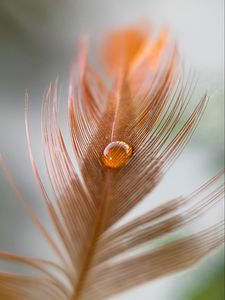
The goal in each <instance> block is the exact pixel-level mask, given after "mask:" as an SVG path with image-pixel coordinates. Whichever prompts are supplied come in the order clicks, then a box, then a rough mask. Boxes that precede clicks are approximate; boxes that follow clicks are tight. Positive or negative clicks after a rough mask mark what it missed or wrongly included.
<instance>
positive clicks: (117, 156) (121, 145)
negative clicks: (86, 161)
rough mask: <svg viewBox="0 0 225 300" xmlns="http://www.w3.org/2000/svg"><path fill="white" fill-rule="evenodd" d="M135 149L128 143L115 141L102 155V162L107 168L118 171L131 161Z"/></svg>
mask: <svg viewBox="0 0 225 300" xmlns="http://www.w3.org/2000/svg"><path fill="white" fill-rule="evenodd" d="M132 153H133V149H132V147H131V146H129V145H128V144H127V143H125V142H122V141H115V142H111V143H110V144H108V145H107V146H106V147H105V149H104V151H103V155H102V162H103V164H104V165H105V166H106V167H107V168H111V169H118V168H121V167H123V166H125V165H126V164H127V163H128V161H129V160H130V158H131V156H132Z"/></svg>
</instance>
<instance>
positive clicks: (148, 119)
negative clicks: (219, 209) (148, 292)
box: [0, 26, 224, 300]
mask: <svg viewBox="0 0 225 300" xmlns="http://www.w3.org/2000/svg"><path fill="white" fill-rule="evenodd" d="M102 57H103V66H104V68H105V77H106V76H107V77H108V78H109V80H110V84H106V80H105V78H102V77H101V76H100V75H99V74H98V73H97V72H96V71H95V70H94V68H93V67H92V66H91V63H90V62H89V59H88V42H87V40H84V39H83V40H82V41H81V43H80V47H79V51H78V59H77V62H76V63H75V65H74V66H73V68H72V72H71V80H70V85H69V96H68V119H69V124H70V136H71V143H72V146H73V150H74V155H75V161H76V162H77V165H76V164H74V159H73V158H72V157H71V156H70V155H69V153H68V150H67V147H66V143H65V141H64V137H63V134H62V132H61V129H60V125H59V109H58V82H57V81H56V82H55V83H54V84H51V85H50V86H49V88H48V90H47V91H46V93H45V96H44V101H43V107H42V123H41V128H42V137H43V147H44V155H45V163H46V168H47V172H48V175H49V179H50V182H51V186H52V189H53V192H54V197H55V199H54V200H55V201H53V200H51V199H49V196H48V194H47V192H46V189H45V186H44V184H43V182H42V180H41V177H40V175H39V172H38V168H37V166H36V163H35V159H34V157H33V152H32V145H31V139H30V135H29V126H28V95H26V107H25V108H26V109H25V124H26V134H27V141H28V149H29V155H30V160H31V164H32V168H33V171H34V175H35V178H36V181H37V184H38V185H39V187H40V190H41V192H42V196H43V197H42V198H43V202H44V204H45V207H46V209H47V211H48V214H49V218H50V219H51V221H52V223H53V225H54V227H55V231H56V232H57V234H58V236H59V238H60V240H61V242H62V245H63V248H64V249H63V251H62V250H61V249H60V248H59V247H58V246H57V244H56V243H55V241H54V240H53V239H52V237H51V236H50V234H49V233H48V230H47V229H46V228H45V227H44V226H43V225H42V223H41V221H40V220H39V219H38V217H37V216H36V215H35V213H34V212H33V211H32V209H31V208H30V206H29V204H28V201H27V200H26V199H25V197H24V195H22V193H21V192H20V191H19V189H18V188H17V186H16V184H15V182H14V180H13V179H12V177H11V175H10V173H9V171H8V168H7V166H6V164H5V162H4V160H3V158H1V160H0V161H1V165H2V167H3V170H4V171H5V174H6V176H7V178H8V180H9V182H10V184H11V186H12V187H13V188H14V190H15V191H16V193H17V195H18V197H19V199H20V200H21V202H22V204H23V205H24V206H25V209H26V210H27V211H28V214H29V215H30V216H31V218H32V220H33V222H34V223H35V224H36V226H37V227H38V229H39V231H40V233H41V234H42V235H43V237H45V239H46V240H47V242H48V243H49V244H50V246H51V247H52V250H53V251H54V253H55V254H56V255H57V257H58V259H59V263H53V262H50V261H45V260H41V259H37V258H29V257H23V256H18V255H16V254H13V253H4V252H0V259H1V260H9V261H11V262H13V263H17V264H23V265H25V266H26V267H28V268H32V269H34V270H35V275H33V274H32V275H30V276H28V275H23V274H10V273H3V272H2V273H0V298H1V299H2V300H9V299H13V300H15V299H16V300H25V299H28V298H29V299H31V300H36V299H40V298H41V299H43V300H58V299H60V300H62V299H65V300H90V299H94V300H101V299H107V298H108V297H111V296H112V295H115V294H117V293H120V292H123V291H124V290H126V289H129V288H131V287H133V286H136V285H139V284H142V283H144V282H146V281H150V280H154V279H156V278H158V277H161V276H165V275H167V274H170V273H173V272H178V271H180V270H183V269H184V268H187V267H190V266H191V265H193V264H195V263H196V262H197V261H199V260H200V259H201V258H202V257H203V256H205V255H206V254H208V253H209V252H210V251H212V250H213V249H215V248H217V247H218V246H219V245H221V244H222V242H223V224H222V223H218V224H215V225H212V226H211V227H209V228H207V229H204V230H202V231H201V232H198V233H194V234H192V235H190V236H186V237H183V238H182V239H180V240H178V241H175V242H169V243H167V244H166V245H163V246H162V245H161V246H159V245H158V246H154V243H153V246H152V247H151V248H150V247H149V245H151V243H152V242H154V241H155V240H158V239H161V238H164V237H165V236H166V235H168V234H172V233H174V232H176V231H177V230H179V229H182V228H183V227H184V226H185V225H188V224H190V223H191V222H193V221H194V220H195V219H197V218H199V217H201V216H202V215H203V214H204V212H205V211H207V210H210V208H211V207H212V206H214V205H215V204H216V203H218V201H220V200H221V199H222V197H223V194H224V186H223V185H221V184H219V179H220V177H221V176H222V175H223V171H221V172H219V173H218V174H217V175H216V176H215V177H213V178H212V179H210V180H209V181H208V182H206V183H205V184H203V185H202V186H201V187H200V188H199V189H197V190H196V191H195V192H193V193H191V194H190V195H187V196H182V197H177V198H176V199H171V200H169V201H168V202H166V203H165V204H162V205H160V206H158V207H157V208H155V209H153V210H150V211H148V212H146V213H145V214H143V215H142V216H140V217H137V218H135V219H134V220H132V221H130V222H128V223H126V224H124V225H120V226H119V227H118V226H114V225H116V224H117V222H118V221H119V220H121V218H122V217H123V216H125V215H126V214H127V213H128V212H129V211H130V210H131V209H132V208H133V207H135V206H136V205H137V204H138V203H140V201H141V200H143V199H144V197H145V196H147V195H148V194H149V193H151V192H152V190H153V189H154V188H155V187H156V186H157V185H158V183H159V182H160V180H161V178H162V177H163V175H164V174H165V172H166V171H167V170H168V168H169V167H170V166H171V164H172V163H173V162H174V161H175V159H176V158H177V157H178V156H179V155H180V153H181V151H182V150H183V148H184V147H185V145H186V144H187V142H188V141H189V139H190V138H191V136H192V134H193V132H194V130H195V129H196V126H197V125H198V123H199V121H200V119H201V117H202V114H203V112H204V110H205V108H206V105H207V101H208V96H207V95H206V94H205V95H204V96H203V97H202V98H201V99H200V101H199V103H198V104H197V105H196V107H194V108H193V110H192V111H191V112H190V113H189V116H187V117H186V119H185V115H186V111H187V107H188V105H189V102H190V100H191V96H192V94H193V90H194V87H195V79H194V76H193V75H192V74H191V73H190V74H189V75H188V77H187V78H186V76H185V75H184V71H183V68H182V65H181V63H180V62H179V55H178V50H177V45H176V43H172V42H171V41H170V39H169V31H168V28H164V29H163V30H162V31H161V32H160V34H159V36H158V37H156V38H153V36H152V35H151V34H150V32H149V31H148V30H147V28H146V27H144V26H134V27H130V28H126V29H124V30H120V31H117V32H113V33H112V34H109V35H108V36H107V37H106V39H105V41H104V45H103V51H102ZM181 120H182V122H183V125H180V123H181V122H180V121H181ZM56 273H60V274H61V276H63V277H64V280H61V279H60V278H59V277H58V276H56Z"/></svg>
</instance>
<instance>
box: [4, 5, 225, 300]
mask: <svg viewBox="0 0 225 300" xmlns="http://www.w3.org/2000/svg"><path fill="white" fill-rule="evenodd" d="M143 18H144V19H145V20H149V21H150V23H151V24H153V25H154V26H155V28H156V30H158V29H159V28H160V27H161V26H163V25H165V24H168V25H169V27H170V28H171V32H172V33H173V36H174V37H175V38H176V39H177V40H178V42H179V47H180V53H181V55H182V58H183V59H184V61H185V63H186V65H187V66H191V67H192V68H193V69H195V70H196V71H197V74H198V75H199V86H198V89H197V91H196V97H194V99H193V102H195V101H197V100H198V97H197V96H199V95H201V94H203V93H204V91H205V90H208V92H209V95H210V99H211V100H210V104H209V106H208V109H207V111H206V113H205V116H204V118H203V120H202V122H201V123H200V126H199V127H198V129H197V131H196V133H195V135H194V137H193V139H192V141H191V142H190V143H189V145H188V147H187V148H186V150H185V151H184V153H183V155H182V156H181V157H180V158H179V160H178V161H177V163H176V164H175V165H174V167H173V168H172V169H171V170H170V171H169V173H168V174H167V175H166V176H165V180H164V181H163V182H162V184H161V185H160V186H159V187H158V188H157V190H156V191H155V192H154V193H153V195H151V197H150V198H148V199H147V200H146V201H144V203H143V204H142V205H140V206H139V207H138V208H137V210H135V211H133V212H132V214H133V215H136V214H138V213H141V212H142V211H143V210H145V209H146V207H147V208H148V207H150V205H153V206H154V205H157V204H158V203H159V202H160V201H166V200H167V199H170V198H172V197H173V196H177V195H180V194H186V193H188V192H190V191H192V190H193V189H195V188H197V187H198V186H199V185H200V184H201V183H203V182H204V181H205V180H207V179H208V178H209V177H211V176H213V175H214V174H215V173H216V172H217V171H218V170H220V169H221V168H223V166H224V161H223V155H224V139H223V135H224V116H223V111H224V103H223V99H224V98H223V97H224V84H223V82H224V26H223V24H224V3H223V0H216V1H214V0H170V1H166V0H164V1H163V0H157V1H156V0H139V1H137V0H136V1H135V0H123V1H121V0H120V1H119V0H107V1H104V0H92V1H87V0H73V1H72V0H64V1H63V0H54V1H53V0H39V1H35V0H20V1H17V0H5V1H4V0H0V103H1V106H0V130H1V139H0V143H1V145H0V152H1V153H2V154H3V155H4V157H5V159H6V161H7V163H8V165H9V167H10V170H11V171H12V174H13V176H14V177H15V179H16V182H17V183H18V186H19V187H20V188H21V189H22V190H23V192H24V193H25V195H26V196H27V198H28V199H29V200H30V201H31V205H32V207H33V208H34V209H35V210H36V211H38V212H39V214H40V216H41V217H42V219H43V220H44V222H46V223H47V219H46V215H45V213H44V210H43V207H42V205H41V204H40V201H39V199H40V193H39V191H38V188H37V187H36V184H35V182H34V178H33V175H32V171H31V167H30V163H29V158H28V151H27V145H26V138H25V128H24V94H25V90H26V89H28V91H29V94H30V97H31V99H30V113H29V120H30V127H31V136H32V143H33V148H34V153H35V157H36V159H37V162H38V165H40V170H41V174H42V176H43V178H44V179H45V178H46V180H47V177H46V173H45V169H44V164H43V156H42V148H41V142H40V110H41V102H42V95H43V92H44V90H45V88H46V87H47V86H48V84H49V82H50V81H53V80H55V78H56V77H57V76H58V77H59V79H60V82H61V87H62V89H61V107H62V117H61V118H62V122H64V123H66V113H65V111H66V105H67V104H66V101H67V99H66V97H67V84H68V81H67V80H68V74H69V68H70V63H71V61H72V59H73V56H74V52H75V47H76V41H77V39H78V37H79V36H80V35H81V34H83V33H85V34H86V33H87V34H89V35H90V37H91V39H92V41H93V43H95V44H97V43H98V41H99V39H100V38H101V36H102V35H103V34H104V33H106V32H107V31H108V30H110V29H113V28H115V27H116V28H118V27H119V26H121V25H127V24H133V23H135V22H138V21H140V20H141V19H143ZM150 199H151V203H150V204H149V201H150ZM221 215H222V209H221V207H220V208H217V209H215V211H214V212H213V214H212V215H210V216H207V218H208V219H207V220H209V219H210V220H211V219H212V218H213V219H219V218H221ZM0 249H1V250H4V251H16V252H18V253H20V254H28V255H37V256H39V257H51V252H50V250H49V249H48V248H47V246H46V245H44V244H43V241H42V239H41V238H39V236H38V234H37V233H36V231H35V230H34V228H33V226H31V225H30V220H29V218H27V216H26V214H25V212H24V211H23V209H22V208H21V205H20V204H19V202H18V200H17V199H16V197H15V195H14V193H13V191H12V190H11V188H10V187H9V185H8V183H7V181H6V180H5V178H4V176H2V177H1V192H0ZM222 254H223V253H222V251H221V250H220V251H217V252H216V253H215V254H214V255H212V256H210V258H209V259H207V260H206V261H205V262H204V263H203V264H201V265H199V266H197V267H195V268H194V269H192V270H189V271H186V272H183V273H181V274H176V275H173V276H170V277H168V278H162V279H160V280H157V281H155V282H152V283H150V284H146V285H144V286H141V287H140V288H138V289H134V290H132V291H130V292H127V293H125V294H123V295H121V296H116V297H115V298H114V299H115V300H116V299H117V300H122V299H123V300H136V299H143V300H145V299H146V300H149V299H157V300H171V299H173V300H181V299H197V298H183V297H186V296H185V295H184V294H185V292H184V290H189V289H196V287H195V286H198V285H202V282H204V281H207V280H208V279H207V278H208V277H209V275H210V273H212V270H213V269H215V268H217V267H218V266H220V265H221V264H222V263H223V260H222V257H223V255H222ZM1 265H2V266H3V267H4V265H3V263H1V262H0V267H1ZM202 270H203V271H202ZM207 276H208V277H207ZM193 278H199V279H200V280H199V281H197V280H196V282H195V284H194V285H193ZM205 299H207V300H208V298H201V300H205ZM215 299H216V300H222V298H221V299H220V298H215ZM199 300H200V298H199ZM212 300H214V299H212Z"/></svg>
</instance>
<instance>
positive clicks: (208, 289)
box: [181, 261, 224, 300]
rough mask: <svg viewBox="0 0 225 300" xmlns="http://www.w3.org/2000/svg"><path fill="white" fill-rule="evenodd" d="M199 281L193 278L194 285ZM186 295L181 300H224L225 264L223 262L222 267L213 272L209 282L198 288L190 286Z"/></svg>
mask: <svg viewBox="0 0 225 300" xmlns="http://www.w3.org/2000/svg"><path fill="white" fill-rule="evenodd" d="M202 272H203V270H202ZM200 275H201V273H200ZM198 280H199V278H193V283H194V282H196V281H198ZM185 294H186V295H184V296H183V297H182V299H181V300H224V262H223V261H221V263H220V266H219V267H218V268H217V269H214V270H212V274H211V275H210V276H209V278H208V280H206V281H205V282H203V283H201V284H200V285H199V286H198V288H194V287H193V286H190V287H189V290H188V291H186V292H185Z"/></svg>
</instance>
